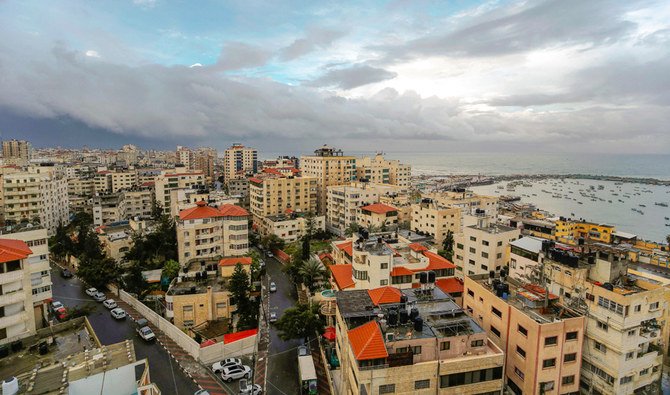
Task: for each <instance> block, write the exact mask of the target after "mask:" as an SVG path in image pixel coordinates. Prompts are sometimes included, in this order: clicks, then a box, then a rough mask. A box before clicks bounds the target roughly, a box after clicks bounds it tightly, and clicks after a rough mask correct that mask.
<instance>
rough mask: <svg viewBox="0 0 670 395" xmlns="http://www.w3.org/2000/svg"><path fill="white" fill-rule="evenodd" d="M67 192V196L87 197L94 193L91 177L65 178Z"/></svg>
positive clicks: (93, 183)
mask: <svg viewBox="0 0 670 395" xmlns="http://www.w3.org/2000/svg"><path fill="white" fill-rule="evenodd" d="M67 193H68V195H69V196H82V197H88V196H93V195H94V194H95V182H94V179H93V178H70V179H68V180H67Z"/></svg>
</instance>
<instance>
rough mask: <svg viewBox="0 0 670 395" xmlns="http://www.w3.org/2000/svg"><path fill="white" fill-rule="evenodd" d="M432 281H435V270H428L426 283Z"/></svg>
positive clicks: (431, 282)
mask: <svg viewBox="0 0 670 395" xmlns="http://www.w3.org/2000/svg"><path fill="white" fill-rule="evenodd" d="M434 282H435V272H434V271H432V270H431V271H429V272H428V284H433V283H434Z"/></svg>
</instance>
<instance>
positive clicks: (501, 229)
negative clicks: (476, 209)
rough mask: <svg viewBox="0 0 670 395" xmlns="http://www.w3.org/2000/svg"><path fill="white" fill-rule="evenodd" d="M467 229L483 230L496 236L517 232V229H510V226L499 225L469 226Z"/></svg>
mask: <svg viewBox="0 0 670 395" xmlns="http://www.w3.org/2000/svg"><path fill="white" fill-rule="evenodd" d="M468 228H472V229H477V230H483V231H485V232H488V233H491V234H496V233H505V232H511V231H514V230H517V228H512V227H511V226H505V225H500V224H489V225H486V226H478V225H470V226H468Z"/></svg>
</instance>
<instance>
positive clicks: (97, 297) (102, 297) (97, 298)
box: [93, 292, 107, 302]
mask: <svg viewBox="0 0 670 395" xmlns="http://www.w3.org/2000/svg"><path fill="white" fill-rule="evenodd" d="M105 299H107V297H106V296H105V294H104V293H102V292H98V293H96V294H95V295H93V300H95V301H96V302H102V301H104V300H105Z"/></svg>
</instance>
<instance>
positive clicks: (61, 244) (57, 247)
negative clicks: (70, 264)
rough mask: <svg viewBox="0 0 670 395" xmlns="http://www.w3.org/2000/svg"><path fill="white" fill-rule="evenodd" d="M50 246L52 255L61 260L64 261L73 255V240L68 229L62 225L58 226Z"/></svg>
mask: <svg viewBox="0 0 670 395" xmlns="http://www.w3.org/2000/svg"><path fill="white" fill-rule="evenodd" d="M49 244H50V250H51V253H52V254H53V255H54V256H55V257H56V258H57V259H59V260H63V259H65V258H67V256H68V255H70V254H72V248H73V244H72V239H71V238H70V235H69V234H68V231H67V228H65V226H63V224H62V223H59V224H58V227H57V228H56V234H55V235H54V237H53V238H52V239H51V241H50V243H49Z"/></svg>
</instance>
